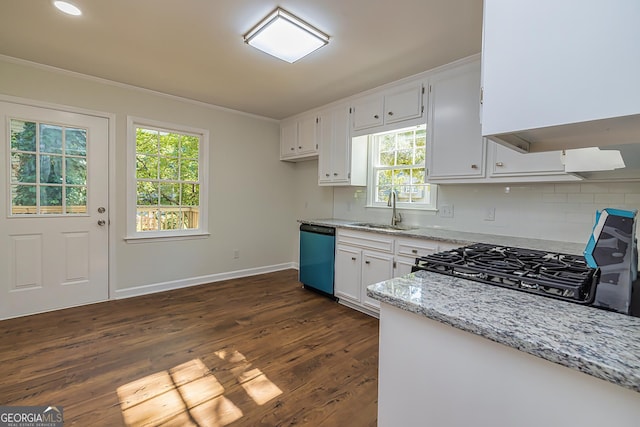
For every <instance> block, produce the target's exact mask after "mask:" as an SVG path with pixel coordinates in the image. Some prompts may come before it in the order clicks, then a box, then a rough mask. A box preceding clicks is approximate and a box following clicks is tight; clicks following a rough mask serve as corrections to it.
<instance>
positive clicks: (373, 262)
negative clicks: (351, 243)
mask: <svg viewBox="0 0 640 427" xmlns="http://www.w3.org/2000/svg"><path fill="white" fill-rule="evenodd" d="M392 277H393V254H387V253H382V252H371V251H363V253H362V290H361V291H362V299H361V300H362V304H363V305H364V306H365V307H366V308H368V309H372V310H375V311H376V312H379V311H380V301H378V300H375V299H373V298H369V297H368V296H367V286H369V285H373V284H374V283H378V282H382V281H384V280H389V279H391V278H392Z"/></svg>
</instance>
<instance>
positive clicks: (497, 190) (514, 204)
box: [334, 182, 640, 244]
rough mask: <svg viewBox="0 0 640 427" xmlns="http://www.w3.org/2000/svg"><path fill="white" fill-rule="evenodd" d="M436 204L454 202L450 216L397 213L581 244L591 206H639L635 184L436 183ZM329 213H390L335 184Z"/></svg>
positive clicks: (422, 221) (384, 217) (382, 217)
mask: <svg viewBox="0 0 640 427" xmlns="http://www.w3.org/2000/svg"><path fill="white" fill-rule="evenodd" d="M438 204H439V205H444V204H448V205H453V211H454V215H453V218H441V217H439V216H438V215H437V214H435V213H434V212H420V211H402V214H403V217H404V222H405V223H407V224H412V225H421V226H426V227H432V226H437V227H442V228H448V229H452V230H459V231H472V232H477V233H490V234H498V235H504V236H518V237H529V238H537V239H546V240H557V241H570V242H577V243H585V244H586V242H587V240H588V239H589V236H590V234H591V230H592V228H593V224H594V220H595V213H596V210H599V209H602V208H607V207H611V208H620V209H639V210H640V183H637V182H626V183H571V184H514V185H504V184H465V185H441V186H440V187H439V189H438ZM488 208H495V221H486V220H485V219H484V218H485V212H486V209H488ZM334 216H335V217H336V218H340V219H354V220H367V221H378V222H388V221H389V220H390V219H391V212H390V211H389V210H388V209H381V208H367V207H366V192H365V191H363V189H361V188H355V187H351V188H336V189H335V190H334ZM636 232H640V227H638V228H637V230H636Z"/></svg>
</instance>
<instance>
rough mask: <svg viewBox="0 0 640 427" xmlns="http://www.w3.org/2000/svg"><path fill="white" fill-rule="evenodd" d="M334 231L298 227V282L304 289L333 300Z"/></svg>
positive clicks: (327, 228) (309, 225)
mask: <svg viewBox="0 0 640 427" xmlns="http://www.w3.org/2000/svg"><path fill="white" fill-rule="evenodd" d="M335 240H336V229H335V228H332V227H324V226H320V225H311V224H302V225H300V270H299V273H298V280H299V281H300V282H301V283H302V284H303V285H304V287H305V288H307V289H311V290H313V291H316V292H318V293H320V294H322V295H325V296H328V297H330V298H333V299H335V297H334V295H333V277H334V264H335Z"/></svg>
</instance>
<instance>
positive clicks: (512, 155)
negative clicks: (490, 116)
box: [489, 142, 564, 176]
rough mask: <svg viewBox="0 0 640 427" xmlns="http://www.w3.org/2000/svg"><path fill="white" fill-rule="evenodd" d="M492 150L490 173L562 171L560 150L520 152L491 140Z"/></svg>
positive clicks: (537, 173) (536, 173) (510, 173)
mask: <svg viewBox="0 0 640 427" xmlns="http://www.w3.org/2000/svg"><path fill="white" fill-rule="evenodd" d="M489 148H490V149H492V150H493V153H492V154H493V156H492V163H491V165H490V173H491V175H492V176H496V175H522V174H529V175H542V174H558V173H564V165H563V164H562V160H561V159H562V157H561V152H560V151H546V152H543V153H528V154H522V153H519V152H517V151H515V150H512V149H510V148H507V147H504V146H502V145H500V144H496V143H494V142H491V143H490V144H489Z"/></svg>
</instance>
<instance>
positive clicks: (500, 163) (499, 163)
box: [496, 162, 504, 166]
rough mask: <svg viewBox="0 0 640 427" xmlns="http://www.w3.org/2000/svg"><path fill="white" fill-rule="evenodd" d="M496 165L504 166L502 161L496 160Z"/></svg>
mask: <svg viewBox="0 0 640 427" xmlns="http://www.w3.org/2000/svg"><path fill="white" fill-rule="evenodd" d="M496 166H504V163H502V162H497V163H496Z"/></svg>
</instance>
